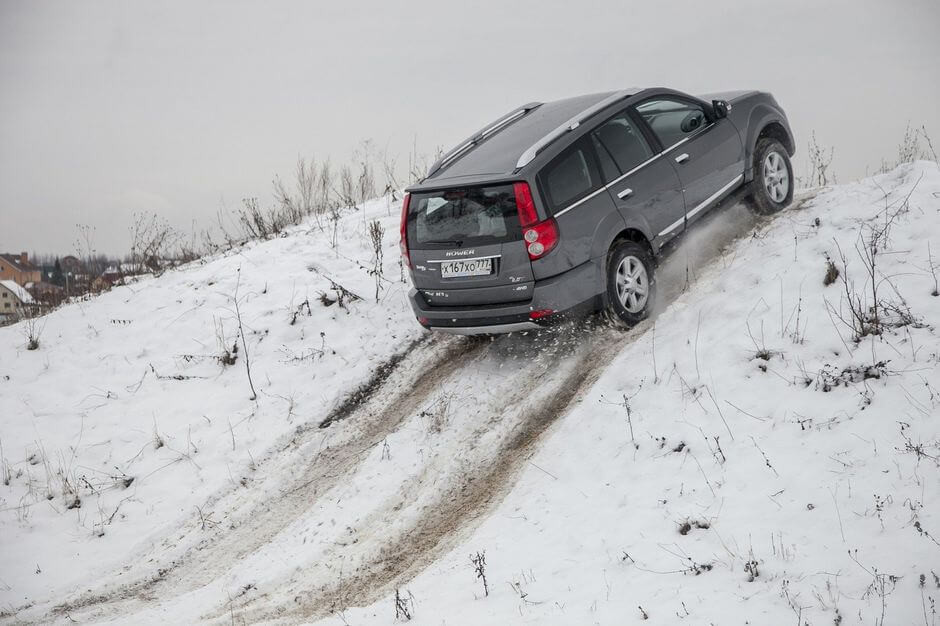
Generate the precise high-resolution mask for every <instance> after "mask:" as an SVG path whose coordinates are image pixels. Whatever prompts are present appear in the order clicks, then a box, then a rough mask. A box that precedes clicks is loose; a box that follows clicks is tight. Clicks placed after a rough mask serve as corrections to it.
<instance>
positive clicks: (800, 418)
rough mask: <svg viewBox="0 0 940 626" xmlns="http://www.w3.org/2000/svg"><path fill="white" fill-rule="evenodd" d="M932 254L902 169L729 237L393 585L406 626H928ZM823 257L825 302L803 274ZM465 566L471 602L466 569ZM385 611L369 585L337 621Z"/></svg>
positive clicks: (390, 608) (927, 168) (939, 412)
mask: <svg viewBox="0 0 940 626" xmlns="http://www.w3.org/2000/svg"><path fill="white" fill-rule="evenodd" d="M873 233H881V235H882V236H881V238H880V240H879V241H880V243H879V244H878V246H877V250H876V253H875V259H876V261H875V272H874V275H875V280H876V285H877V290H878V292H877V293H878V296H877V297H878V299H879V308H878V311H877V312H878V315H879V316H880V318H881V322H882V323H883V328H882V329H881V334H880V335H875V334H867V335H866V336H863V337H860V338H858V340H857V341H853V331H852V329H851V328H850V326H849V325H847V324H846V323H844V322H843V321H842V319H840V317H841V318H844V319H846V320H848V321H849V323H850V324H851V314H850V313H849V311H848V304H847V303H848V300H849V298H850V297H852V298H861V302H862V303H863V304H864V305H865V306H866V307H867V306H870V305H872V304H873V297H872V284H871V281H870V279H866V264H865V262H864V260H863V256H864V250H865V246H864V241H869V242H870V241H871V236H872V234H873ZM860 234H861V236H862V240H860V239H859V235H860ZM928 243H929V244H930V250H931V251H933V252H932V253H928ZM856 245H859V246H860V249H859V250H856ZM840 248H841V250H842V252H843V253H844V254H845V259H846V260H847V262H848V263H847V267H846V266H845V265H844V264H843V261H842V259H841V258H840V254H839V249H840ZM938 249H940V169H938V167H937V165H936V164H934V163H925V162H919V163H917V164H915V165H911V166H903V167H901V168H899V169H897V170H895V171H893V172H891V173H889V174H887V175H883V176H877V177H875V178H873V179H867V180H863V181H861V182H858V183H854V184H848V185H844V186H841V187H836V188H833V189H831V190H828V191H825V192H823V193H821V194H819V195H818V196H817V197H816V198H815V199H814V200H813V201H812V202H811V203H809V204H808V205H807V206H806V208H803V209H801V210H794V211H789V212H787V213H785V214H783V215H781V216H779V217H778V218H777V219H775V220H774V221H772V222H771V223H769V224H768V225H766V226H764V227H762V228H759V229H758V230H757V231H756V232H754V234H753V236H751V237H749V238H747V239H745V240H742V241H739V242H738V243H737V244H736V245H735V246H734V247H733V248H732V249H731V250H730V251H729V252H728V254H726V255H725V256H724V257H723V258H722V259H721V260H719V261H718V262H717V263H716V264H714V265H713V266H712V267H711V268H709V270H708V271H707V272H706V273H705V275H703V276H701V277H700V278H699V280H698V281H697V282H696V283H695V284H694V285H693V286H692V287H691V289H689V290H688V291H687V292H686V293H684V294H683V295H681V296H680V297H679V298H678V299H677V301H676V302H674V303H673V304H672V305H671V306H670V307H669V308H668V309H667V310H666V311H665V312H663V313H662V314H661V315H660V316H659V317H658V318H657V320H656V321H655V327H653V328H650V329H649V330H648V331H647V332H645V333H643V335H642V336H641V337H639V338H638V339H637V341H635V342H632V343H630V344H628V345H627V346H626V347H625V348H624V350H623V351H622V352H620V353H619V354H618V355H617V357H616V358H615V360H614V361H613V363H611V365H610V366H609V367H608V368H607V369H606V371H605V372H604V373H603V375H602V376H601V377H600V379H599V380H598V381H597V383H596V384H595V385H594V386H593V388H592V389H591V390H590V391H589V392H588V393H587V394H586V395H585V396H584V397H583V398H582V399H581V400H580V402H579V404H578V405H577V406H576V407H575V408H573V410H571V412H570V413H569V414H568V415H567V416H566V417H565V418H564V419H563V420H560V421H559V422H557V424H556V426H555V427H553V428H552V430H551V431H550V436H548V437H547V439H546V440H545V443H544V444H543V445H542V446H541V447H540V449H539V450H538V451H537V452H536V453H535V454H533V455H532V457H531V460H530V463H529V466H528V467H527V468H526V469H525V471H524V472H523V473H522V476H521V478H520V479H519V480H518V482H517V483H516V484H515V486H514V488H513V489H512V491H511V493H510V494H509V495H508V496H507V497H506V498H505V500H504V501H503V502H502V503H501V504H500V506H499V507H498V508H497V509H496V510H495V511H494V512H493V513H492V514H491V515H489V516H488V518H487V519H486V520H485V521H484V522H483V523H482V524H481V525H480V526H479V527H478V528H476V530H475V531H474V532H473V533H472V534H471V535H469V536H467V537H465V538H464V539H462V540H461V541H460V542H459V543H458V544H457V545H456V546H455V547H454V548H453V549H452V550H450V551H449V552H448V553H447V554H446V555H445V556H443V557H442V558H440V559H439V560H438V561H437V562H435V563H434V565H432V566H431V567H429V568H428V569H426V570H425V571H424V572H423V573H422V574H421V575H419V576H418V577H417V578H415V579H414V580H411V581H409V582H408V583H407V584H406V585H402V586H401V591H400V595H401V597H402V598H404V600H403V604H404V607H405V608H406V609H407V610H408V611H409V613H410V614H411V615H412V616H413V618H414V619H413V622H414V623H418V624H439V623H447V624H506V623H531V624H588V623H592V624H593V623H596V624H623V623H640V622H643V621H645V620H647V618H648V620H649V622H648V623H659V624H677V623H693V624H796V623H798V624H812V625H819V624H843V625H845V624H929V625H933V624H936V623H938V622H940V617H938V616H937V612H938V610H940V609H938V608H937V603H938V601H940V578H938V575H940V509H938V495H940V494H938V489H940V337H938V334H937V325H938V323H940V297H937V284H936V277H935V275H933V272H932V271H931V269H930V265H929V260H928V259H929V256H932V257H933V261H932V262H933V264H934V267H937V265H938V259H937V257H936V256H935V255H936V254H937V252H936V251H937V250H938ZM860 252H861V254H860ZM827 255H828V256H829V257H830V258H832V259H833V260H834V262H835V265H836V266H837V267H838V268H839V269H840V270H841V272H842V275H843V276H846V275H847V276H848V278H849V283H848V284H849V286H848V292H847V291H846V285H845V283H843V282H841V280H836V281H835V282H834V283H833V284H831V285H829V286H825V285H824V284H823V279H824V275H825V273H826V257H827ZM869 269H870V268H869ZM938 269H940V268H938ZM846 272H847V273H846ZM847 294H848V295H847ZM868 312H869V313H871V311H868ZM868 322H869V323H872V322H871V320H870V318H869V320H868ZM870 330H873V329H871V328H870ZM534 392H535V393H537V390H534ZM484 552H485V567H484V573H485V576H486V582H487V583H488V592H489V595H488V596H486V595H485V593H486V590H485V589H484V584H483V583H484V581H483V580H482V578H480V577H478V575H477V574H478V572H477V570H476V568H475V566H474V565H473V564H472V562H471V558H470V557H471V555H474V556H475V555H477V554H478V553H484ZM248 606H251V605H250V604H248ZM395 608H396V607H395V603H394V594H391V593H389V594H386V596H385V597H383V598H381V599H379V600H378V601H377V602H375V603H373V604H370V605H369V606H367V607H365V608H357V609H350V610H346V611H344V612H343V614H342V618H343V620H344V622H348V623H349V624H363V623H376V624H381V623H391V622H392V619H393V617H394V613H395ZM248 616H249V619H251V618H252V617H253V616H254V614H252V613H248ZM332 623H338V622H337V621H336V620H334V621H333V622H332Z"/></svg>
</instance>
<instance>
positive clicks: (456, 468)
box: [204, 204, 799, 622]
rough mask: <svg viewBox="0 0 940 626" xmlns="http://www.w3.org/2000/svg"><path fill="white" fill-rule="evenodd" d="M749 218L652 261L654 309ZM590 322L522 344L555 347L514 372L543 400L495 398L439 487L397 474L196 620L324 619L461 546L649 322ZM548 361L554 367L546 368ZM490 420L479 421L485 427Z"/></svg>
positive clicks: (748, 226)
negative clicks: (300, 553)
mask: <svg viewBox="0 0 940 626" xmlns="http://www.w3.org/2000/svg"><path fill="white" fill-rule="evenodd" d="M796 206H797V207H798V206H799V204H798V205H796ZM757 224H759V222H758V220H757V219H755V218H754V217H753V216H752V215H751V214H750V213H748V212H746V210H745V209H743V207H740V206H736V205H730V206H729V207H728V208H726V209H725V210H724V211H720V212H716V215H714V216H712V218H711V219H710V220H709V221H708V222H707V223H705V224H703V225H702V226H701V227H700V228H699V229H697V230H696V231H693V233H692V236H690V237H689V238H688V240H687V241H686V242H684V243H683V246H682V247H681V248H679V251H677V253H674V254H673V255H671V256H670V257H668V258H667V259H666V261H665V262H664V264H663V266H662V267H661V268H660V271H659V275H660V280H661V281H662V283H663V284H661V290H660V297H659V303H658V306H657V309H658V310H662V309H664V308H665V307H666V306H668V305H669V304H670V303H672V302H673V301H674V300H675V299H676V298H677V297H678V296H679V294H680V293H681V291H682V290H683V289H684V287H685V286H686V285H687V281H689V282H691V281H694V279H695V277H696V275H697V274H698V272H699V271H701V270H703V269H704V266H706V265H708V264H709V263H711V262H713V261H714V260H715V259H717V258H718V257H720V256H721V253H722V252H723V250H724V248H725V247H726V246H727V245H728V244H730V243H731V242H733V241H734V240H736V239H737V238H739V237H742V236H744V235H746V234H747V233H749V232H751V230H752V229H753V227H754V226H755V225H757ZM592 325H593V324H591V323H588V324H585V325H576V326H573V327H569V328H568V329H567V331H568V332H569V333H570V335H569V336H568V337H566V338H564V339H562V340H561V341H560V345H549V346H545V345H541V346H540V341H539V339H538V338H537V339H536V340H535V342H533V343H532V344H531V345H529V346H528V348H529V349H530V350H532V351H534V352H540V351H542V350H543V349H544V348H546V347H547V348H549V350H548V351H549V352H553V351H554V353H553V354H551V357H552V358H550V359H548V361H549V363H548V364H547V367H541V368H540V367H528V368H522V369H521V370H520V371H516V372H514V373H513V378H514V381H515V386H516V387H517V388H523V389H525V390H527V391H530V390H532V391H537V395H538V396H539V397H540V398H543V399H542V400H540V401H535V402H531V401H530V402H527V401H526V399H525V398H524V397H520V395H518V394H517V395H513V394H509V395H508V396H507V397H506V399H505V401H504V402H503V403H502V404H497V405H495V406H493V407H491V408H490V410H491V411H492V417H493V420H496V419H499V420H507V419H511V420H514V427H513V428H511V429H509V430H508V431H506V432H503V433H501V435H502V436H501V437H500V438H499V439H498V441H497V444H496V446H495V447H494V448H493V449H492V450H491V451H490V452H489V453H483V454H479V455H476V457H475V458H474V459H473V461H472V462H471V464H470V466H469V467H466V466H460V465H458V464H456V463H452V464H451V465H452V466H453V467H452V471H451V472H450V475H449V476H448V480H446V481H445V483H444V486H443V487H441V486H440V484H439V483H440V482H441V480H440V477H439V476H437V475H435V476H434V483H433V484H431V481H430V480H429V479H428V473H427V472H424V473H422V474H421V475H419V476H418V477H417V478H414V479H412V480H410V481H405V482H404V483H403V484H402V486H401V488H400V489H399V490H398V496H397V497H394V498H389V499H388V500H386V501H385V502H384V503H383V505H382V506H384V507H386V508H385V509H384V510H377V511H374V512H373V513H372V514H370V515H369V517H368V519H367V521H366V522H364V523H363V524H362V525H361V526H360V527H359V528H358V529H357V532H356V534H355V539H351V540H350V542H349V543H348V544H346V545H343V546H341V547H337V548H333V549H328V550H327V551H326V552H325V553H324V554H320V555H318V557H317V559H316V562H315V563H312V564H305V565H304V566H303V569H304V573H303V574H300V575H294V576H290V577H287V578H286V580H278V581H277V582H276V584H275V583H274V581H269V584H268V585H266V586H269V587H275V586H276V587H277V591H276V592H274V593H263V594H260V595H258V596H253V597H246V598H245V599H244V600H242V601H241V602H239V603H237V604H235V605H234V606H233V605H232V604H231V603H230V604H228V605H226V606H225V607H220V608H219V610H218V611H217V612H214V613H210V614H209V615H206V616H204V617H208V618H210V619H211V618H215V619H221V618H224V617H225V616H226V615H228V612H229V611H232V610H237V611H238V612H239V615H240V617H241V618H242V619H247V620H248V621H250V622H255V621H269V620H275V621H278V622H281V621H287V622H297V621H304V622H306V621H309V620H311V619H318V618H324V617H327V616H328V615H330V614H331V613H333V612H335V611H338V610H342V609H344V608H346V607H347V606H351V605H355V606H367V605H369V604H371V603H373V602H376V601H378V600H380V599H382V598H383V597H386V596H388V595H389V594H390V593H392V592H393V590H394V589H395V588H396V587H399V586H401V585H402V584H405V583H407V582H408V581H409V580H410V579H412V578H414V577H415V576H416V575H417V574H419V573H420V572H421V571H422V570H424V569H425V568H426V567H427V566H429V565H430V564H431V563H433V562H434V561H435V560H436V559H438V558H439V557H441V556H443V555H444V554H446V553H447V552H448V551H449V550H451V549H453V548H455V547H456V546H457V545H459V543H460V541H461V540H462V538H464V537H466V536H467V535H469V534H470V533H472V531H473V530H474V529H475V528H476V526H477V525H478V524H479V522H480V521H482V519H483V518H484V517H485V514H486V513H487V512H488V511H490V510H492V509H493V508H494V507H495V506H496V505H497V504H498V503H499V502H500V501H501V500H502V499H503V497H504V496H505V495H506V494H507V493H508V492H509V490H510V489H511V488H512V486H513V484H514V483H515V478H516V476H517V475H518V474H519V472H520V471H521V470H522V468H523V467H524V465H525V462H526V460H527V459H528V458H529V457H530V456H531V454H532V453H533V451H534V449H535V448H536V444H537V442H538V441H539V439H540V438H541V437H542V436H543V435H544V434H545V433H546V432H547V431H548V430H549V428H550V427H551V425H552V424H553V423H555V422H556V421H557V420H558V418H559V417H562V416H563V415H564V414H566V413H567V412H568V408H569V406H570V405H571V404H572V402H575V401H576V400H577V399H578V397H579V396H580V395H582V394H583V393H584V392H586V391H587V390H589V389H590V388H591V386H593V384H594V382H595V381H596V380H597V378H598V377H599V376H600V375H601V373H603V372H604V370H605V369H606V368H607V366H608V365H609V363H610V362H611V361H612V360H613V359H614V357H615V356H616V355H617V354H618V353H619V352H620V351H621V350H622V349H623V347H624V346H625V345H626V344H628V343H630V342H631V341H634V340H635V339H636V338H638V337H640V336H642V335H643V334H644V333H645V332H646V331H647V330H648V329H649V328H650V327H651V325H652V321H649V320H648V321H647V322H644V323H643V324H640V325H638V326H636V327H634V328H633V329H631V330H630V331H628V332H622V331H619V330H616V329H611V328H607V327H601V328H595V329H592V328H591V326H592ZM561 332H562V333H564V332H565V331H564V330H563V331H561ZM512 342H513V338H512V337H509V338H499V339H497V340H496V341H495V342H494V343H493V344H492V348H491V349H490V352H498V351H499V348H500V347H502V348H504V349H505V348H507V345H506V344H509V345H508V348H509V349H510V351H511V349H512V347H513V345H512ZM543 365H545V364H543ZM551 368H557V370H556V371H554V372H550V371H548V370H549V369H551ZM503 375H504V372H503V371H501V370H500V369H498V368H494V370H493V375H492V376H491V377H484V378H483V380H482V381H479V382H478V385H477V386H478V387H481V388H498V387H499V382H500V381H499V380H498V378H499V377H502V376H503ZM445 382H446V381H445ZM522 395H523V396H525V395H528V394H527V393H524V394H522ZM493 420H491V421H490V422H488V423H487V424H484V425H483V428H486V427H488V426H490V425H492V423H493ZM468 440H470V441H472V440H473V438H472V437H471V438H468ZM432 487H433V489H432ZM428 491H432V492H435V493H436V494H437V497H435V498H434V499H433V500H431V501H430V502H428V501H427V500H426V499H424V498H422V496H426V495H427V492H428ZM409 510H412V511H415V512H416V513H417V514H415V515H413V516H412V517H411V518H410V523H409V524H408V525H407V526H406V527H404V528H401V529H397V530H396V532H395V534H394V535H392V536H391V537H389V536H388V531H387V520H388V518H389V516H390V515H400V514H401V513H406V512H408V511H409ZM337 562H339V563H343V564H345V563H347V562H348V563H351V564H352V566H353V569H352V571H349V572H347V571H342V570H341V571H340V572H339V574H338V575H337V573H336V572H335V571H334V570H335V569H336V566H335V564H336V563H337ZM311 569H312V570H314V571H311ZM285 587H286V588H285Z"/></svg>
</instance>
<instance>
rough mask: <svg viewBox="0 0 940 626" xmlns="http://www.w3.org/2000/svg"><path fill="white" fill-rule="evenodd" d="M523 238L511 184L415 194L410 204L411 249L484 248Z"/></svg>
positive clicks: (409, 236)
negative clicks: (475, 246)
mask: <svg viewBox="0 0 940 626" xmlns="http://www.w3.org/2000/svg"><path fill="white" fill-rule="evenodd" d="M520 237H521V232H520V227H519V212H518V211H517V210H516V197H515V194H514V193H513V189H512V185H495V186H490V187H466V188H455V189H446V190H442V191H431V192H425V193H415V194H412V196H411V201H410V202H409V204H408V243H409V245H410V246H412V247H417V246H423V245H426V246H427V247H430V248H434V247H445V248H446V247H454V246H461V245H483V244H487V243H501V242H504V241H510V240H514V239H519V238H520Z"/></svg>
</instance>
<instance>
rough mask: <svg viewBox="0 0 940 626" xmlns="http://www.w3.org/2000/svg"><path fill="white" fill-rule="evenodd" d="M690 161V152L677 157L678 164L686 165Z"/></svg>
mask: <svg viewBox="0 0 940 626" xmlns="http://www.w3.org/2000/svg"><path fill="white" fill-rule="evenodd" d="M688 160H689V153H688V152H683V153H682V154H680V155H679V156H677V157H676V163H685V162H686V161H688Z"/></svg>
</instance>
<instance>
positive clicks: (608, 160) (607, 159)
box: [591, 133, 620, 183]
mask: <svg viewBox="0 0 940 626" xmlns="http://www.w3.org/2000/svg"><path fill="white" fill-rule="evenodd" d="M591 143H592V144H593V146H594V154H596V155H597V160H598V162H599V163H600V165H601V173H602V174H603V175H604V182H605V183H609V182H610V181H612V180H613V179H615V178H617V176H619V175H620V170H618V169H617V164H616V163H614V159H613V157H612V156H610V152H608V151H607V148H605V147H604V145H603V144H602V143H601V142H600V140H598V138H597V135H596V134H594V133H591Z"/></svg>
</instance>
